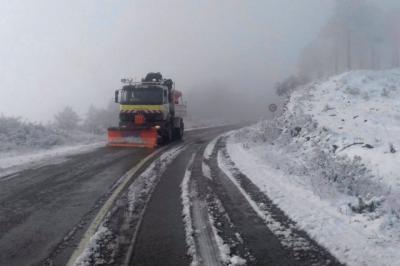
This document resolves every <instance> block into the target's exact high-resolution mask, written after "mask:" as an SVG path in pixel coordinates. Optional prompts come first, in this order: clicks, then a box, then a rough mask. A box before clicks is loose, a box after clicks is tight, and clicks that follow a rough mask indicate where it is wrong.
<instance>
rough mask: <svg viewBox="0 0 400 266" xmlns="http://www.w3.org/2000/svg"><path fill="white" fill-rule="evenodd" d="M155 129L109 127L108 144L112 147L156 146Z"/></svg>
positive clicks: (156, 135)
mask: <svg viewBox="0 0 400 266" xmlns="http://www.w3.org/2000/svg"><path fill="white" fill-rule="evenodd" d="M157 137H158V134H157V129H155V128H147V129H130V128H109V129H108V145H109V146H112V147H142V148H155V147H156V146H157Z"/></svg>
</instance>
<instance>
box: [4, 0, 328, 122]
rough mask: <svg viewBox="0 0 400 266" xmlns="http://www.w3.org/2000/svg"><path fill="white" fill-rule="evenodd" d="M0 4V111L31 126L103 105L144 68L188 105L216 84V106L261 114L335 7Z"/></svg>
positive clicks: (262, 1)
mask: <svg viewBox="0 0 400 266" xmlns="http://www.w3.org/2000/svg"><path fill="white" fill-rule="evenodd" d="M0 3H1V8H0V39H1V42H0V59H1V61H0V113H3V114H4V115H17V116H22V117H24V118H27V119H30V120H34V121H48V120H50V119H52V117H53V115H54V113H55V112H57V111H59V110H61V109H62V108H63V107H64V106H66V105H69V106H72V107H73V108H74V109H75V110H77V111H78V112H79V113H80V114H82V115H83V114H84V113H85V112H86V110H87V108H88V106H89V105H90V104H94V105H97V106H105V105H106V104H107V102H108V101H110V99H111V98H112V96H113V93H114V90H115V89H117V88H119V87H120V82H119V81H120V78H121V77H127V76H131V77H134V78H135V77H136V78H137V79H139V78H140V77H142V76H143V75H145V73H147V72H149V71H160V72H162V73H163V74H164V76H167V77H171V78H173V79H174V80H175V81H176V83H177V87H179V88H180V89H181V90H182V91H183V92H184V93H185V94H186V95H191V96H192V97H190V101H191V102H193V101H194V99H196V97H194V96H196V95H200V94H202V99H203V102H202V103H201V104H202V105H204V104H205V102H204V99H206V98H207V97H212V95H210V90H212V89H215V86H219V87H221V91H223V92H224V93H225V94H224V95H226V98H224V99H223V101H221V102H215V101H214V103H213V104H215V105H220V106H224V105H226V106H229V103H230V102H232V103H235V104H239V102H242V103H243V104H246V106H245V108H244V109H251V108H253V109H254V112H253V113H254V114H255V115H259V114H260V112H262V110H264V109H266V106H267V104H268V103H270V102H273V101H275V99H274V97H275V96H274V93H273V90H272V84H274V83H275V82H277V81H279V79H281V78H283V77H285V76H287V75H289V74H291V73H294V72H295V71H296V62H297V57H298V55H299V53H300V51H301V50H302V49H303V47H304V46H306V45H307V43H309V42H310V41H311V40H312V39H313V38H314V37H315V35H316V34H317V33H318V31H319V29H320V27H321V26H322V25H323V23H324V22H325V21H326V19H327V16H329V14H330V13H331V12H332V6H333V5H332V1H331V0H252V1H245V0H242V1H239V0H218V1H216V0H209V1H205V0H204V1H197V0H181V1H177V0H168V1H167V0H166V1H149V0H143V1H133V0H132V1H122V0H108V1H106V0H84V1H82V0H79V1H78V0H35V1H30V0H26V1H18V0H15V1H8V0H0ZM222 87H223V88H222ZM227 94H229V95H227ZM193 95H194V96H193ZM231 96H232V97H233V98H232V101H231V98H230V97H231ZM234 97H236V98H235V99H234ZM200 98H201V97H200V96H199V99H200ZM238 99H241V100H240V101H238ZM191 102H189V104H191ZM192 104H193V105H196V103H192ZM197 105H199V103H197ZM234 107H235V108H237V107H238V106H234ZM230 108H233V107H232V106H230ZM241 108H242V107H241Z"/></svg>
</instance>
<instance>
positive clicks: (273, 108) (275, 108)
mask: <svg viewBox="0 0 400 266" xmlns="http://www.w3.org/2000/svg"><path fill="white" fill-rule="evenodd" d="M268 109H269V110H270V111H271V112H272V113H275V112H276V110H278V106H277V105H276V104H274V103H272V104H270V105H269V107H268Z"/></svg>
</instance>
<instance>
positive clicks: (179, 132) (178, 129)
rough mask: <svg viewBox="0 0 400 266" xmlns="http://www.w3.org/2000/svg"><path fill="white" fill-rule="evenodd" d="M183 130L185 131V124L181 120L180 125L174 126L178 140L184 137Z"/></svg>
mask: <svg viewBox="0 0 400 266" xmlns="http://www.w3.org/2000/svg"><path fill="white" fill-rule="evenodd" d="M183 131H184V124H183V121H182V120H181V121H180V125H179V127H176V128H174V137H175V139H177V140H181V139H182V137H183Z"/></svg>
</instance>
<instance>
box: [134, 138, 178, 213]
mask: <svg viewBox="0 0 400 266" xmlns="http://www.w3.org/2000/svg"><path fill="white" fill-rule="evenodd" d="M184 149H185V147H184V146H182V145H181V146H178V147H176V148H173V149H171V150H169V151H167V152H164V153H162V154H161V155H160V158H158V159H157V160H156V161H155V162H153V163H152V164H151V165H150V166H149V167H147V169H146V170H145V171H144V172H143V173H142V174H141V175H140V176H139V177H138V178H136V179H135V181H134V182H133V183H132V184H131V185H130V186H129V188H128V202H129V212H130V213H133V212H135V208H136V204H137V203H140V202H141V200H140V199H143V198H145V197H148V196H149V195H151V193H152V190H153V189H154V188H155V187H156V185H157V183H158V180H159V179H160V177H161V176H162V174H163V173H164V172H165V170H166V169H167V166H168V165H169V164H170V163H172V161H173V160H174V159H175V158H176V157H177V156H178V155H179V154H180V153H181V152H182V151H183V150H184ZM139 201H140V202H139Z"/></svg>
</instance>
